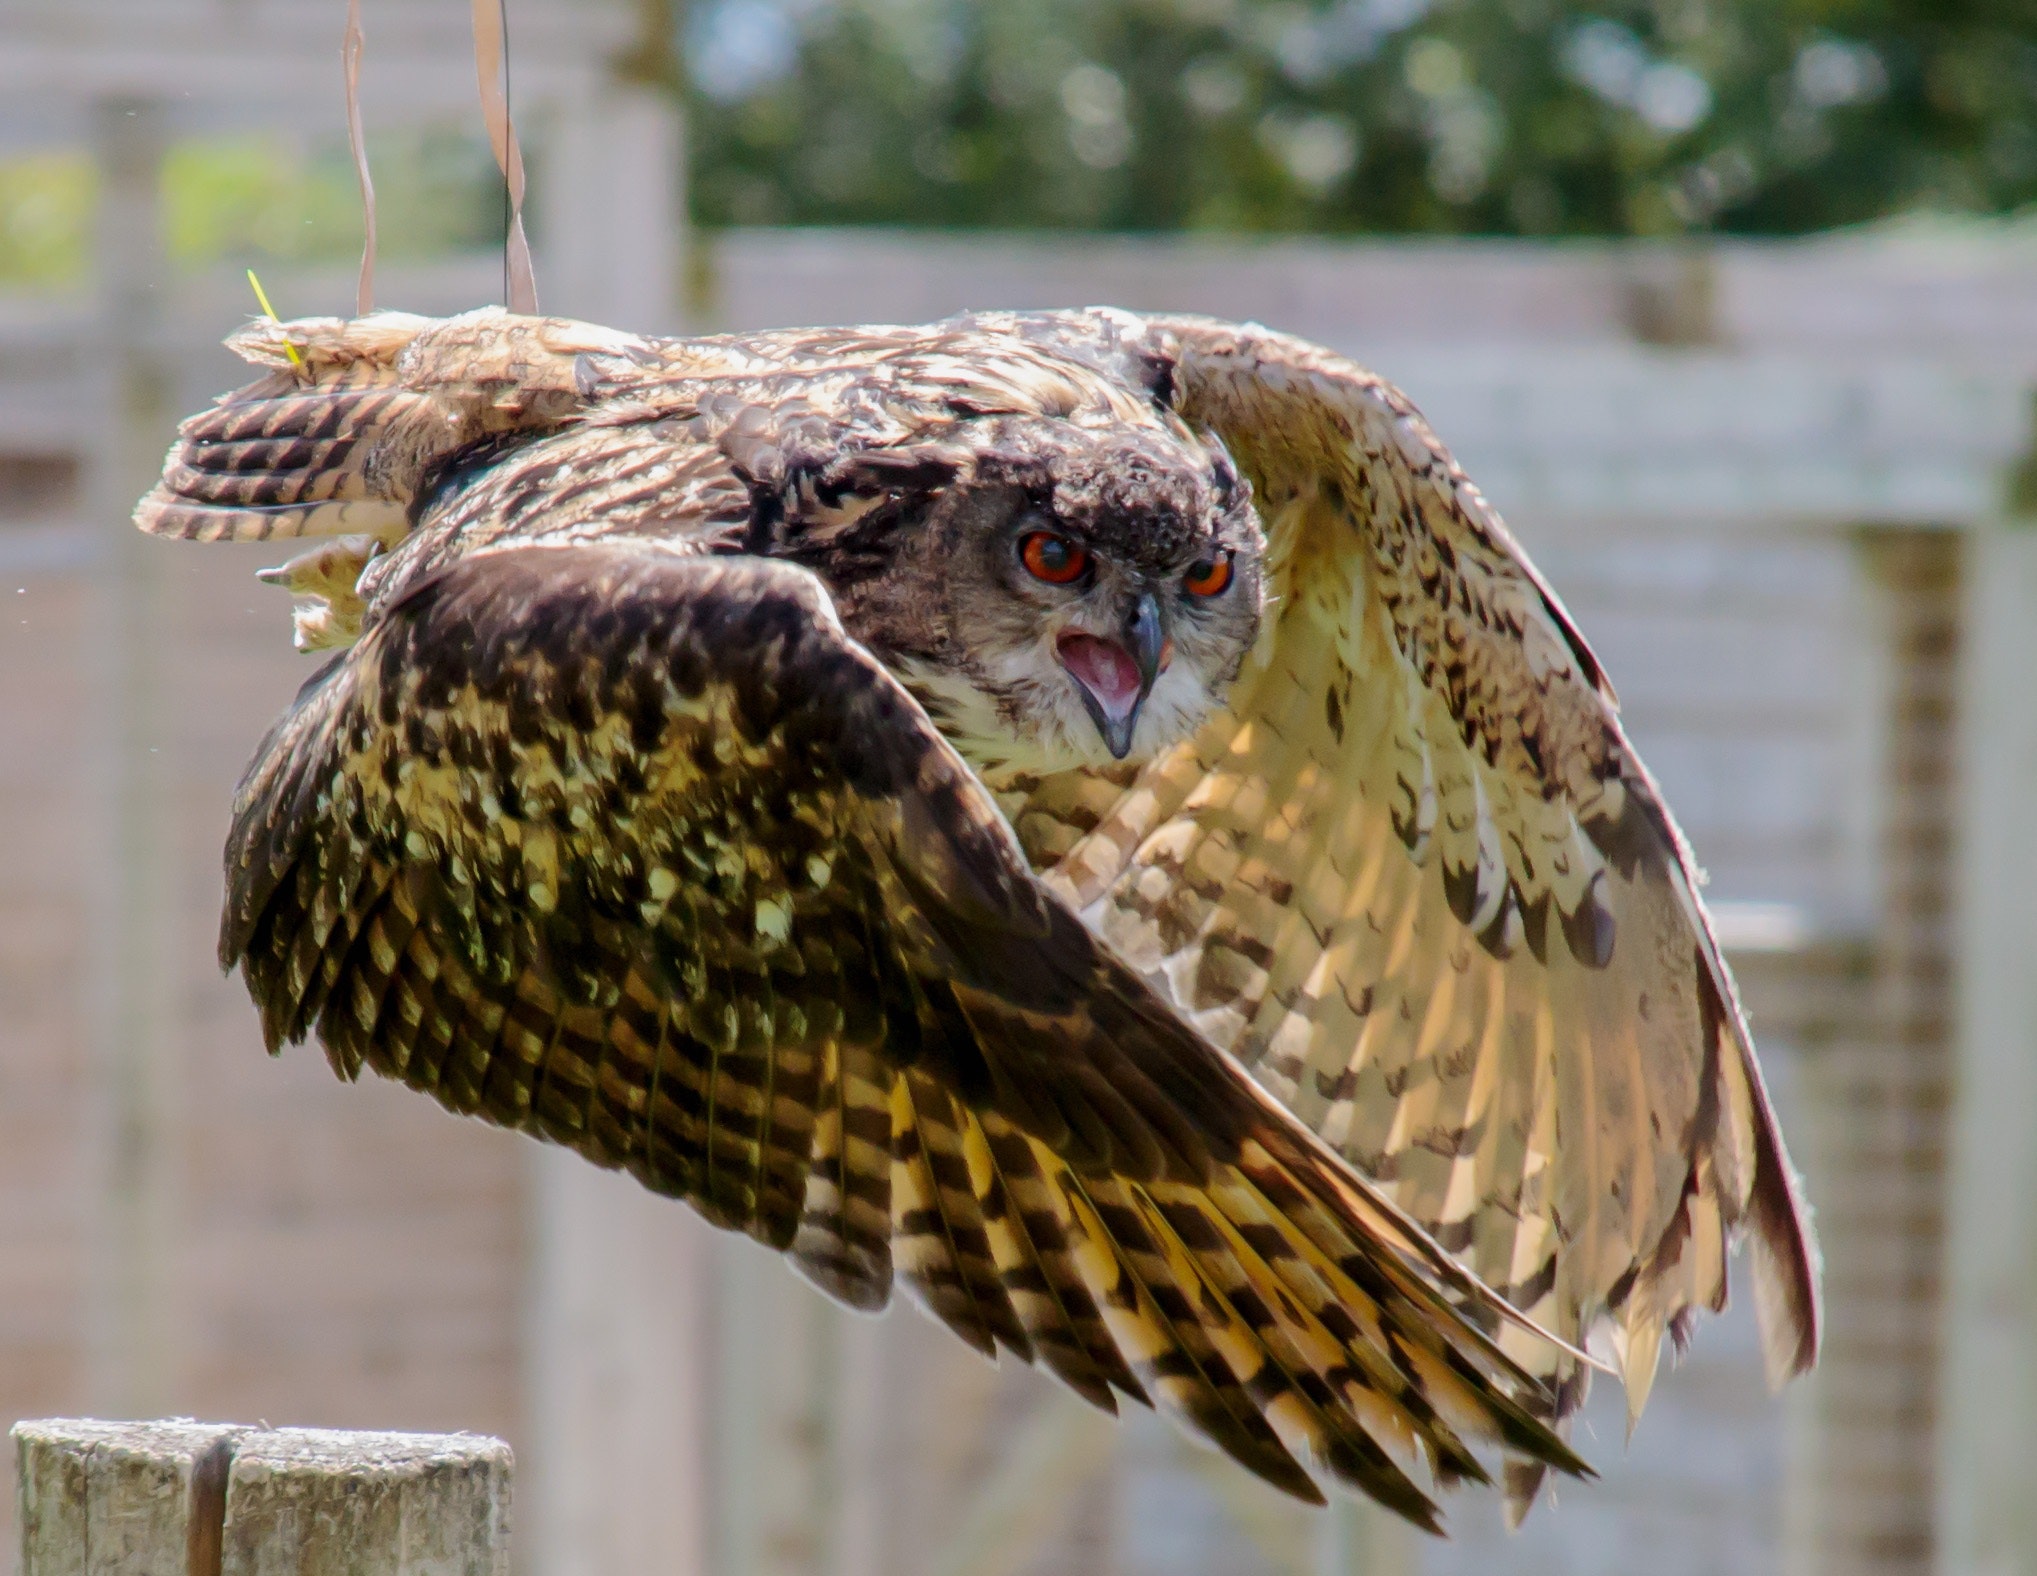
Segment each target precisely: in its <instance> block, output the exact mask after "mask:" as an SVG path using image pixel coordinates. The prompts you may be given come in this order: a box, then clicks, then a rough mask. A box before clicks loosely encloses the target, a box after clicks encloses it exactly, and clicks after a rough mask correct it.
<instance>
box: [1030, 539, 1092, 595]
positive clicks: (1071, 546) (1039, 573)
mask: <svg viewBox="0 0 2037 1576" xmlns="http://www.w3.org/2000/svg"><path fill="white" fill-rule="evenodd" d="M1019 562H1020V563H1022V564H1024V565H1025V566H1026V573H1027V574H1029V575H1031V576H1032V577H1033V578H1034V579H1035V580H1044V581H1046V582H1047V584H1048V585H1050V586H1065V585H1069V584H1071V583H1073V582H1074V581H1077V580H1080V579H1081V578H1082V577H1083V576H1084V575H1085V574H1087V573H1088V572H1089V549H1088V548H1086V547H1082V546H1079V545H1078V544H1076V543H1074V542H1071V541H1069V540H1068V538H1067V537H1065V536H1056V535H1055V534H1054V533H1053V532H1052V531H1032V532H1029V533H1027V535H1026V536H1025V537H1024V538H1023V539H1022V540H1021V541H1020V542H1019Z"/></svg>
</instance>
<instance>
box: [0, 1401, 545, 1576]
mask: <svg viewBox="0 0 2037 1576" xmlns="http://www.w3.org/2000/svg"><path fill="white" fill-rule="evenodd" d="M14 1442H15V1450H16V1453H17V1480H18V1485H19V1488H18V1492H19V1497H20V1511H21V1576H370V1573H372V1576H508V1571H509V1497H510V1479H511V1473H512V1462H511V1459H510V1453H509V1447H508V1446H507V1445H505V1444H504V1443H502V1441H501V1440H499V1439H489V1438H486V1437H484V1436H481V1435H478V1434H360V1433H336V1432H329V1431H326V1430H322V1429H310V1428H278V1429H253V1428H241V1427H235V1426H232V1425H229V1424H220V1423H193V1422H189V1421H175V1422H166V1423H103V1422H97V1421H89V1420H77V1419H68V1418H60V1419H54V1420H51V1421H47V1422H34V1423H18V1424H16V1425H15V1428H14Z"/></svg>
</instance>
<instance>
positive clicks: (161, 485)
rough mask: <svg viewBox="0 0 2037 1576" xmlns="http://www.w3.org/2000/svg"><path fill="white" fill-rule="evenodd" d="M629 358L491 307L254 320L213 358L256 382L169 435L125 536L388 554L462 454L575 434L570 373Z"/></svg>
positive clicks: (627, 351)
mask: <svg viewBox="0 0 2037 1576" xmlns="http://www.w3.org/2000/svg"><path fill="white" fill-rule="evenodd" d="M641 343H642V342H641V341H638V340H635V339H634V338H632V337H631V336H628V335H623V334H617V333H614V332H612V331H611V330H608V329H603V328H597V327H593V326H591V325H589V324H584V323H575V322H570V321H568V320H566V319H563V318H536V317H519V316H516V315H514V314H512V313H508V312H505V311H503V310H502V309H501V308H499V307H484V308H482V309H481V310H479V311H475V312H468V313H465V314H464V315H462V316H459V317H453V318H444V319H437V318H425V317H417V316H413V315H412V314H410V313H406V312H377V313H375V314H373V315H372V316H369V317H363V318H354V319H344V318H303V319H299V320H297V321H295V322H289V323H278V322H274V321H270V320H258V321H256V322H253V323H250V324H248V325H247V326H246V327H245V328H243V329H241V330H240V331H239V332H238V333H236V334H234V335H233V336H232V337H231V338H229V339H228V340H227V346H228V348H229V349H231V350H232V351H233V352H234V353H235V354H236V355H238V356H239V357H240V358H241V359H242V360H243V361H247V362H249V363H251V364H253V365H255V366H259V367H264V368H266V369H267V371H266V372H265V374H264V375H263V376H262V377H260V378H258V379H257V380H256V381H255V382H253V383H250V384H248V385H247V386H246V387H245V388H242V389H239V390H237V391H235V392H234V393H232V394H228V395H225V396H223V397H222V398H221V399H220V400H218V401H217V402H216V403H215V404H214V405H213V406H212V407H211V408H210V409H209V410H205V411H201V412H200V413H199V414H197V415H196V416H193V417H192V418H191V419H190V420H188V421H186V422H185V423H184V424H183V426H182V427H180V428H179V429H178V432H177V441H176V442H175V443H174V444H172V445H171V447H170V452H169V454H168V456H167V457H166V459H165V461H164V464H163V476H162V480H161V481H159V482H158V483H157V484H156V486H155V487H154V488H153V489H152V490H151V491H150V492H149V494H148V496H147V497H145V498H143V499H142V501H141V502H140V504H138V505H137V506H136V508H135V515H134V520H135V524H136V525H138V526H139V527H140V528H141V529H142V530H144V531H146V532H148V533H149V534H150V535H153V536H169V537H177V538H180V539H183V540H186V541H199V542H218V541H235V542H239V541H264V540H268V539H271V538H279V537H295V536H340V535H353V534H359V535H365V536H370V537H374V538H377V539H379V540H381V541H383V542H385V543H386V542H393V541H395V540H396V539H397V538H399V537H401V536H402V535H403V534H404V532H405V531H407V530H408V529H409V527H410V512H411V505H412V503H413V501H414V500H415V499H416V497H417V495H418V492H419V491H420V489H421V487H422V486H423V485H424V484H425V483H426V482H427V481H428V480H429V478H430V477H431V476H433V475H434V474H436V473H438V472H439V471H440V470H441V469H442V468H443V467H444V466H445V465H446V464H447V463H448V462H450V461H451V460H453V459H454V458H455V457H456V456H457V455H458V454H459V453H460V452H461V451H462V450H464V449H466V448H468V447H470V446H472V445H473V444H476V443H480V442H483V441H485V440H488V439H491V438H500V437H503V436H505V435H507V434H512V433H519V432H530V433H539V432H544V431H549V430H553V429H556V428H558V427H560V426H563V425H566V424H567V423H569V422H571V421H573V420H575V419H576V418H578V417H579V416H580V415H581V414H582V412H583V411H584V409H585V407H586V404H587V399H586V396H585V394H584V393H583V389H584V388H585V387H587V386H588V380H589V378H590V377H592V376H595V375H596V374H594V373H593V372H592V371H591V370H590V368H589V366H588V364H587V361H586V358H587V357H590V356H592V357H598V358H604V359H605V358H610V357H617V356H620V357H625V358H629V359H636V358H637V357H639V356H640V355H641V353H642V352H641Z"/></svg>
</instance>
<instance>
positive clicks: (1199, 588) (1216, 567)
mask: <svg viewBox="0 0 2037 1576" xmlns="http://www.w3.org/2000/svg"><path fill="white" fill-rule="evenodd" d="M1230 583H1231V555H1230V553H1229V552H1228V551H1227V552H1225V553H1224V555H1223V556H1222V557H1221V558H1205V559H1204V560H1203V561H1202V562H1201V563H1199V564H1190V565H1189V566H1188V573H1187V574H1185V575H1183V576H1182V577H1181V588H1182V589H1183V590H1184V591H1186V592H1187V593H1188V594H1189V595H1190V596H1222V595H1223V594H1224V592H1225V590H1227V589H1228V588H1229V586H1230Z"/></svg>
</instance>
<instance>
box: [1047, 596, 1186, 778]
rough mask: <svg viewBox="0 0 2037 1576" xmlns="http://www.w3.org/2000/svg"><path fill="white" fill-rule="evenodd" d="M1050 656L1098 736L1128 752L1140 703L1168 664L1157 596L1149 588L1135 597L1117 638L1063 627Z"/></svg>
mask: <svg viewBox="0 0 2037 1576" xmlns="http://www.w3.org/2000/svg"><path fill="white" fill-rule="evenodd" d="M1055 655H1056V656H1058V657H1059V658H1060V659H1061V666H1062V667H1064V668H1066V669H1067V670H1068V676H1069V677H1070V678H1072V679H1073V680H1075V691H1076V693H1077V694H1079V695H1080V696H1081V697H1082V704H1083V706H1084V707H1085V708H1086V709H1087V710H1088V712H1089V716H1090V720H1091V721H1093V722H1094V723H1095V724H1096V731H1097V732H1098V733H1100V734H1102V735H1103V742H1104V745H1105V747H1106V748H1107V749H1109V751H1110V753H1111V754H1112V756H1114V757H1115V758H1116V759H1118V760H1123V759H1124V758H1125V756H1126V755H1128V754H1130V753H1131V748H1132V734H1133V732H1134V731H1135V730H1136V729H1137V728H1138V725H1139V708H1140V707H1141V706H1143V705H1144V704H1145V703H1146V696H1147V695H1148V694H1150V693H1151V692H1152V689H1153V681H1154V680H1155V679H1156V678H1158V677H1159V676H1160V670H1161V669H1162V668H1164V667H1165V666H1166V665H1167V657H1168V650H1167V633H1166V631H1165V630H1164V629H1162V628H1161V627H1160V603H1159V600H1158V599H1157V598H1156V597H1155V596H1154V595H1153V593H1152V592H1150V591H1149V592H1147V593H1146V594H1145V595H1144V596H1142V597H1140V598H1139V600H1138V604H1137V605H1136V606H1135V607H1134V608H1133V609H1132V616H1131V618H1130V619H1128V620H1127V621H1126V623H1125V629H1124V635H1123V638H1122V639H1120V640H1105V639H1103V638H1101V637H1099V636H1096V635H1091V634H1088V633H1086V632H1085V631H1082V630H1077V629H1064V630H1063V631H1062V632H1061V635H1060V638H1059V640H1057V641H1056V642H1055Z"/></svg>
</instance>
